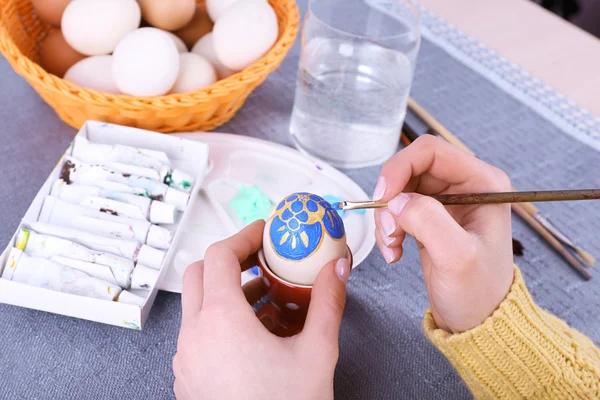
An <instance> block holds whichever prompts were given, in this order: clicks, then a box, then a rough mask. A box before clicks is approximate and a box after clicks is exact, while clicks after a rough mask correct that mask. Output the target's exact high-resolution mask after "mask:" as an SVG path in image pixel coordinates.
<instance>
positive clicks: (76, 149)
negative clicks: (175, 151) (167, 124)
mask: <svg viewBox="0 0 600 400" xmlns="http://www.w3.org/2000/svg"><path fill="white" fill-rule="evenodd" d="M71 155H72V156H73V157H75V158H77V159H79V160H81V161H84V162H88V163H92V164H103V165H106V166H107V167H109V168H111V169H113V170H115V171H119V172H121V173H127V174H132V175H138V176H144V177H147V178H150V179H154V180H157V181H159V182H163V183H166V184H168V185H169V186H171V187H174V188H176V189H179V190H183V191H185V192H189V191H190V190H191V188H192V185H193V178H192V177H191V176H190V175H188V174H186V173H185V172H183V171H180V170H178V169H173V168H172V167H171V162H170V161H169V157H167V155H166V154H165V153H164V152H159V151H154V150H146V149H140V148H135V147H130V146H124V145H120V144H116V145H107V144H100V143H91V142H90V141H89V140H88V139H86V138H85V137H83V136H77V137H75V140H74V141H73V146H72V149H71Z"/></svg>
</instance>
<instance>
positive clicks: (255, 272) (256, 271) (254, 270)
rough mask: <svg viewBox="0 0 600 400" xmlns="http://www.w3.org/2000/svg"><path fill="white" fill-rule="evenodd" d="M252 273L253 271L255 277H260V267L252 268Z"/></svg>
mask: <svg viewBox="0 0 600 400" xmlns="http://www.w3.org/2000/svg"><path fill="white" fill-rule="evenodd" d="M250 271H252V273H253V274H254V275H257V276H258V267H252V268H251V269H250Z"/></svg>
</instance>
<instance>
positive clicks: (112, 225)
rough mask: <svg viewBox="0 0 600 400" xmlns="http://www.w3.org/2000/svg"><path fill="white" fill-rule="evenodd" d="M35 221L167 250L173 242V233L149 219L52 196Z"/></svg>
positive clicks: (45, 201) (47, 198) (46, 199)
mask: <svg viewBox="0 0 600 400" xmlns="http://www.w3.org/2000/svg"><path fill="white" fill-rule="evenodd" d="M38 221H39V222H45V223H49V224H52V225H58V226H62V227H65V228H72V229H79V230H82V231H85V232H89V233H92V234H96V235H100V236H106V237H110V238H114V239H124V240H135V241H137V242H138V243H140V244H147V245H148V246H151V247H155V248H157V249H161V250H166V249H168V248H169V247H170V246H171V242H172V241H173V232H171V231H170V230H168V229H165V228H163V227H160V226H156V225H152V224H151V223H149V222H148V221H141V220H135V219H131V218H126V217H120V216H115V215H111V214H107V213H104V212H100V211H96V210H94V209H91V208H88V207H84V206H80V205H75V204H70V203H67V202H65V201H62V200H60V199H58V198H57V197H54V196H46V198H45V199H44V204H43V206H42V210H41V211H40V215H39V217H38Z"/></svg>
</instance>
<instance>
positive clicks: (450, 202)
mask: <svg viewBox="0 0 600 400" xmlns="http://www.w3.org/2000/svg"><path fill="white" fill-rule="evenodd" d="M429 197H431V198H434V199H436V200H437V201H439V202H440V203H442V204H443V205H445V206H460V205H472V204H506V203H527V202H532V201H536V202H543V201H574V200H598V199H600V189H582V190H546V191H531V192H498V193H459V194H436V195H430V196H429ZM387 206H388V204H387V203H386V202H376V201H372V200H365V201H341V202H339V203H336V204H334V205H333V208H335V209H338V210H344V211H350V210H361V209H365V208H387Z"/></svg>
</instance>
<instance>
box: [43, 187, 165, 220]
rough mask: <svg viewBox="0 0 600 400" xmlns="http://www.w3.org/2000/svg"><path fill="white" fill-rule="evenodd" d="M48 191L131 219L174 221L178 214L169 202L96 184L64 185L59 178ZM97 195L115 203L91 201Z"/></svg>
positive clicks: (53, 194) (64, 198)
mask: <svg viewBox="0 0 600 400" xmlns="http://www.w3.org/2000/svg"><path fill="white" fill-rule="evenodd" d="M50 194H51V195H52V196H56V197H58V198H59V199H61V200H64V201H66V202H68V203H72V204H78V205H83V206H86V207H91V208H94V209H96V210H98V211H104V212H108V211H105V210H112V211H114V212H108V213H109V214H113V215H114V214H115V213H117V214H118V215H121V216H125V217H129V218H134V219H143V220H150V222H152V223H154V224H173V223H175V218H176V214H177V210H176V209H175V206H174V205H172V204H167V203H164V202H162V201H156V200H151V199H149V198H148V197H144V196H136V195H134V194H130V193H123V192H113V191H110V190H107V189H101V188H98V187H95V186H85V185H75V184H71V185H67V184H66V183H65V181H63V180H62V179H58V180H56V182H54V184H53V185H52V190H51V191H50ZM96 197H101V198H104V199H108V200H113V201H116V202H118V203H117V204H110V205H109V204H108V203H107V204H103V203H104V202H103V201H94V199H93V198H96ZM121 203H126V205H125V206H123V205H122V204H121ZM138 210H139V211H138ZM142 216H143V218H142Z"/></svg>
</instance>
